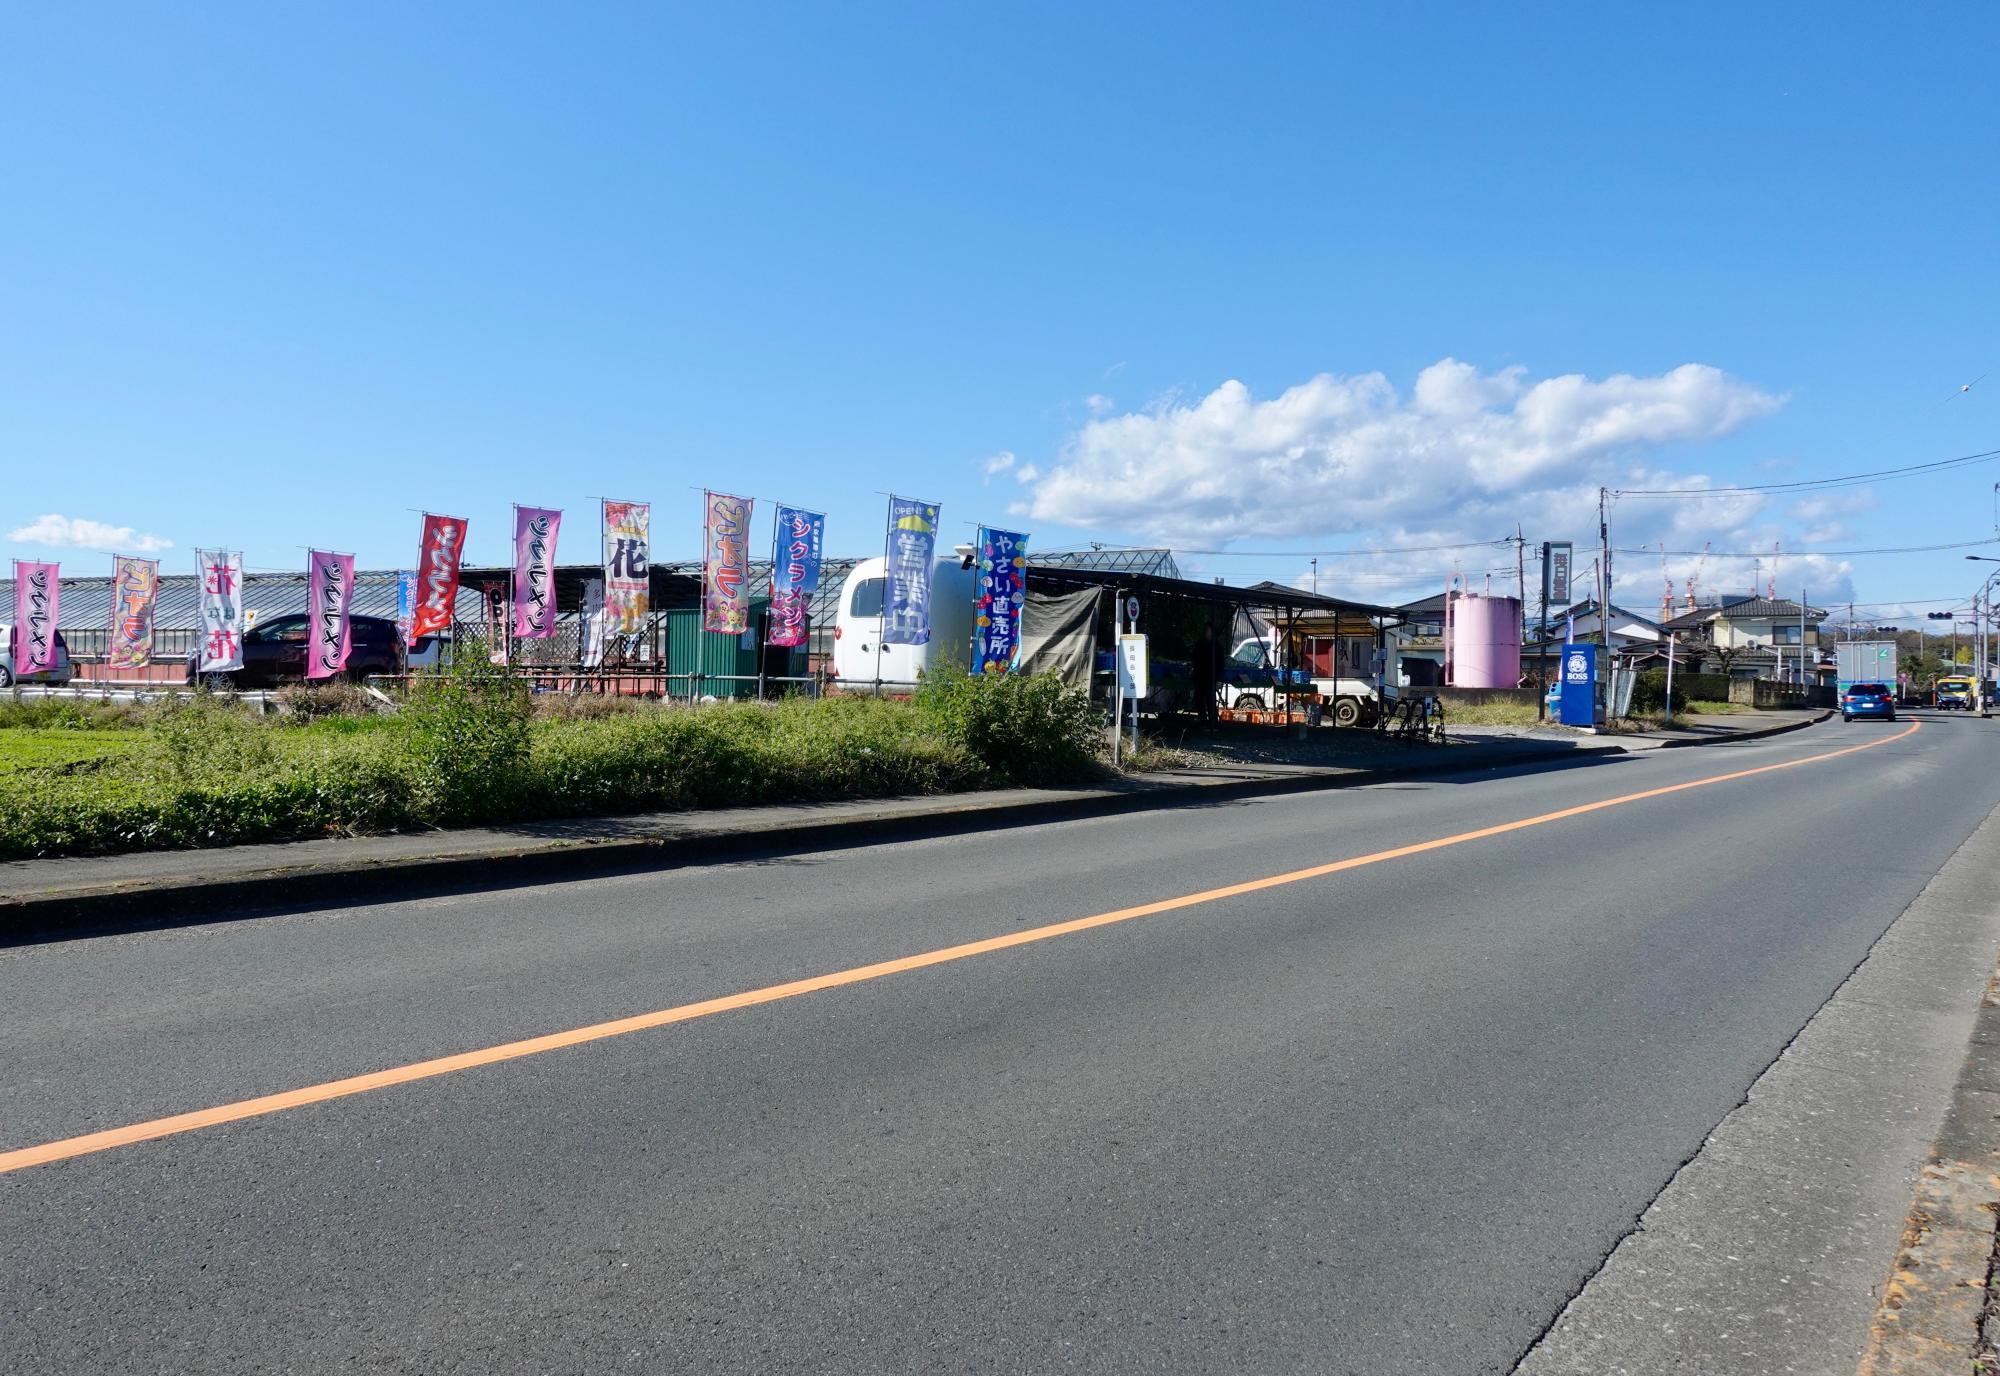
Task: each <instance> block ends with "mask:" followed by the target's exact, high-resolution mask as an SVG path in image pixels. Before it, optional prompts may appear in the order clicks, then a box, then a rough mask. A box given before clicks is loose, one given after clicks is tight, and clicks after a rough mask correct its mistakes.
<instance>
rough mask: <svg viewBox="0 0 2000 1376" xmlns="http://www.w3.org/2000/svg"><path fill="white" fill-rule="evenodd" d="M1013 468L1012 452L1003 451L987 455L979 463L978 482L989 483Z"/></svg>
mask: <svg viewBox="0 0 2000 1376" xmlns="http://www.w3.org/2000/svg"><path fill="white" fill-rule="evenodd" d="M1013 466H1014V454H1013V451H1012V450H1008V449H1003V450H1001V451H1000V452H999V453H997V454H989V455H988V456H987V457H985V458H983V459H981V460H980V461H979V472H980V475H981V476H980V481H981V482H987V483H990V482H992V481H993V479H994V478H995V477H997V476H998V475H1000V474H1002V473H1005V472H1006V471H1007V470H1008V469H1010V468H1012V467H1013Z"/></svg>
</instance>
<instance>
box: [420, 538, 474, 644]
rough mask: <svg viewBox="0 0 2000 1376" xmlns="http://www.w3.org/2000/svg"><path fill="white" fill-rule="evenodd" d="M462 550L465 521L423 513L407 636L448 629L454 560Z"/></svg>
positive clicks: (455, 568)
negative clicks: (413, 612) (412, 615)
mask: <svg viewBox="0 0 2000 1376" xmlns="http://www.w3.org/2000/svg"><path fill="white" fill-rule="evenodd" d="M464 553H465V522H464V521H461V520H460V519H459V518H458V517H456V516H433V515H431V514H430V513H429V512H425V513H424V545H423V548H422V549H421V550H419V551H418V552H417V614H416V616H415V618H413V619H412V621H411V622H410V638H411V639H412V640H421V639H423V638H424V637H425V636H427V635H436V634H437V633H438V632H439V631H448V630H450V629H451V620H452V612H453V609H454V608H455V607H456V606H457V604H458V561H459V559H460V557H461V556H462V555H463V554H464Z"/></svg>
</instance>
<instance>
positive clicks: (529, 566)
mask: <svg viewBox="0 0 2000 1376" xmlns="http://www.w3.org/2000/svg"><path fill="white" fill-rule="evenodd" d="M561 530H562V513H561V512H560V511H551V510H548V509H545V508H543V507H538V506H517V507H515V508H514V638H515V639H516V640H547V639H548V638H549V637H550V636H552V635H554V634H555V633H556V536H557V534H558V533H559V532H560V531H561Z"/></svg>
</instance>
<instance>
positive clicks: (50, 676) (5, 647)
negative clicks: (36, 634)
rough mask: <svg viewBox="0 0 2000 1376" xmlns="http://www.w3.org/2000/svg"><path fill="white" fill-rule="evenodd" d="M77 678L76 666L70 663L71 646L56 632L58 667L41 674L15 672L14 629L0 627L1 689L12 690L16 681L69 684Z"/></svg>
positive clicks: (9, 626) (60, 633) (7, 626)
mask: <svg viewBox="0 0 2000 1376" xmlns="http://www.w3.org/2000/svg"><path fill="white" fill-rule="evenodd" d="M75 677H76V665H75V664H74V663H72V662H71V661H70V657H69V645H68V643H67V642H66V641H64V640H63V637H62V632H61V631H57V632H56V666H55V668H53V669H47V670H44V671H43V672H41V673H39V674H20V675H16V674H15V672H14V627H13V626H12V625H11V624H10V625H0V688H12V687H13V686H14V684H15V681H16V679H17V678H18V680H19V681H20V682H22V683H68V682H69V681H70V680H71V679H73V678H75Z"/></svg>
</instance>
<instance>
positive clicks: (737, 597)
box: [701, 492, 754, 635]
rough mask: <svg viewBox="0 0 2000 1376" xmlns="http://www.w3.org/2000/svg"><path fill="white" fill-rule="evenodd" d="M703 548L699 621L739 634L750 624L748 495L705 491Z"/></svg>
mask: <svg viewBox="0 0 2000 1376" xmlns="http://www.w3.org/2000/svg"><path fill="white" fill-rule="evenodd" d="M706 496H707V501H708V523H707V531H708V534H707V539H706V546H707V551H706V553H705V555H704V556H703V558H702V569H701V625H702V629H703V630H705V631H722V632H724V633H725V634H728V635H741V634H743V632H744V630H745V629H746V628H747V627H748V626H749V625H750V508H751V504H752V502H753V501H754V499H753V498H750V497H731V496H727V495H726V494H724V493H721V492H710V493H708V494H706Z"/></svg>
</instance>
